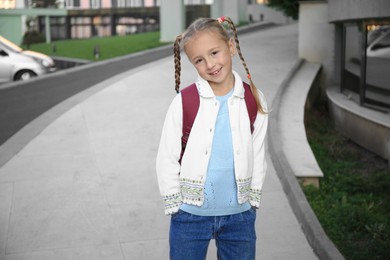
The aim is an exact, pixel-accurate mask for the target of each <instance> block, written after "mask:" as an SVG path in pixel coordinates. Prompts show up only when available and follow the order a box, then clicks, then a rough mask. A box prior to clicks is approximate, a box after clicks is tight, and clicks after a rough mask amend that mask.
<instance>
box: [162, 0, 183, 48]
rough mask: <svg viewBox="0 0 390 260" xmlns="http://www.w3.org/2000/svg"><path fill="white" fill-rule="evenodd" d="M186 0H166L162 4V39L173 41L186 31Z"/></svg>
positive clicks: (163, 40)
mask: <svg viewBox="0 0 390 260" xmlns="http://www.w3.org/2000/svg"><path fill="white" fill-rule="evenodd" d="M184 27H185V9H184V0H180V1H177V0H165V1H162V3H161V6H160V33H161V36H160V41H162V42H172V41H175V39H176V36H177V35H179V34H181V33H182V32H183V31H184V29H185V28H184Z"/></svg>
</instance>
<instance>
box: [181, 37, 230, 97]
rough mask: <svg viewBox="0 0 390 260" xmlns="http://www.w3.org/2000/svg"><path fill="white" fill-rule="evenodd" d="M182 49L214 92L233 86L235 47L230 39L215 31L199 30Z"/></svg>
mask: <svg viewBox="0 0 390 260" xmlns="http://www.w3.org/2000/svg"><path fill="white" fill-rule="evenodd" d="M184 51H185V52H186V54H187V57H188V59H189V60H190V62H191V63H192V64H193V65H194V67H195V68H196V70H197V71H198V73H199V75H200V76H201V77H202V78H203V79H205V80H207V81H208V82H209V84H210V86H211V88H212V89H213V91H214V93H216V94H217V92H220V91H218V90H221V89H231V88H232V87H233V85H234V76H233V73H232V56H233V55H234V53H235V47H234V43H233V41H232V40H230V41H229V42H226V41H224V40H223V39H222V38H221V37H220V36H219V35H218V34H217V33H215V32H212V31H207V30H206V31H201V32H198V33H197V34H196V35H195V36H193V38H192V39H191V40H189V41H188V42H187V44H186V45H185V47H184Z"/></svg>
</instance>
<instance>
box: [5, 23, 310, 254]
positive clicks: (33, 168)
mask: <svg viewBox="0 0 390 260" xmlns="http://www.w3.org/2000/svg"><path fill="white" fill-rule="evenodd" d="M239 37H240V36H239ZM240 42H241V48H242V50H243V54H244V57H245V58H246V60H247V64H248V65H249V69H250V70H251V75H252V77H253V79H254V81H255V83H256V85H257V87H258V88H260V89H261V90H262V91H263V92H264V94H265V96H266V98H267V100H268V102H269V106H270V107H271V109H272V100H273V98H274V96H275V94H276V92H277V89H278V87H279V86H280V84H281V83H282V81H283V79H284V78H285V77H286V75H287V74H288V72H289V71H290V69H291V68H292V67H293V66H294V64H295V63H296V61H297V60H298V56H297V54H298V50H297V49H298V48H297V46H298V26H297V24H290V25H285V26H279V27H274V28H271V29H267V30H261V31H258V32H255V33H250V34H245V35H243V36H241V37H240ZM182 60H183V63H184V64H183V66H182V82H183V86H185V85H187V84H190V83H192V82H193V81H194V80H195V78H196V74H195V70H194V69H193V68H192V67H191V66H192V65H190V64H189V63H188V62H187V60H186V58H185V57H183V59H182ZM234 66H235V69H236V70H237V71H238V72H239V73H240V74H241V75H245V73H244V72H243V69H242V66H241V65H240V63H239V60H238V59H237V60H235V65H234ZM173 68H174V66H173V57H169V58H165V59H161V60H158V61H155V62H153V63H149V64H147V65H144V66H141V67H139V68H136V69H133V70H130V71H128V72H125V73H122V74H120V75H117V76H115V77H114V78H110V79H107V80H106V81H104V82H102V83H100V84H98V85H96V86H94V87H92V88H90V89H88V90H86V91H84V92H82V93H80V94H78V95H76V96H74V97H72V98H70V99H69V100H67V101H65V102H63V103H61V104H59V105H58V107H61V109H57V108H58V107H57V108H53V109H52V110H50V111H48V112H47V113H45V114H44V115H42V116H41V117H40V118H37V119H36V120H35V121H34V122H33V123H32V125H34V124H39V122H40V120H41V119H42V118H43V117H55V118H57V119H56V120H55V121H54V122H53V123H52V124H50V125H49V126H48V127H47V128H45V129H44V131H43V132H42V133H41V134H40V135H38V136H37V137H36V138H34V139H33V140H32V141H31V142H30V143H29V144H27V145H26V146H25V147H24V148H23V149H22V150H21V151H20V152H19V153H18V154H17V155H15V156H14V157H13V158H12V159H11V160H10V161H9V162H7V163H6V164H5V165H4V166H3V167H1V168H0V259H1V260H16V259H28V260H35V259H36V260H38V259H39V260H45V259H50V260H51V259H56V260H65V259H80V260H85V259H93V260H100V259H107V260H116V259H118V260H119V259H121V260H124V259H126V260H130V259H134V260H140V259H147V260H149V259H168V240H167V238H168V226H169V217H165V216H164V212H163V211H164V210H163V205H162V201H161V199H160V195H159V192H158V186H157V181H156V174H155V157H156V152H157V146H158V142H159V138H160V131H161V128H162V124H163V120H164V116H165V113H166V111H167V108H168V105H169V104H170V102H171V100H172V99H173V97H174V95H175V92H174V77H173V75H174V70H173ZM64 107H66V108H69V109H68V110H67V112H65V113H64V114H62V113H60V112H58V111H62V110H63V108H64ZM271 113H272V111H271ZM267 160H268V163H269V171H268V175H267V177H266V181H265V184H264V195H263V202H262V206H261V209H260V210H259V211H258V220H257V226H256V227H257V234H258V250H257V259H266V260H277V259H280V260H282V259H291V260H311V259H317V257H316V256H315V254H314V253H313V250H312V248H311V247H310V246H309V244H308V242H307V240H306V238H305V236H304V234H303V233H302V230H301V228H300V226H299V223H298V222H297V220H296V218H295V216H294V214H293V212H292V210H291V208H290V205H289V203H288V201H287V198H286V195H285V194H284V192H283V189H282V186H281V183H280V181H279V179H278V177H277V175H276V173H275V170H274V168H273V165H272V162H271V160H270V158H269V156H268V158H267ZM213 244H214V243H212V244H211V246H210V250H209V255H208V258H207V259H216V257H215V247H214V245H213Z"/></svg>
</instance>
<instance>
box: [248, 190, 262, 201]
mask: <svg viewBox="0 0 390 260" xmlns="http://www.w3.org/2000/svg"><path fill="white" fill-rule="evenodd" d="M249 199H250V200H251V201H256V202H259V203H260V200H261V190H258V189H251V193H250V195H249Z"/></svg>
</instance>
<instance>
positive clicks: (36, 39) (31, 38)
mask: <svg viewBox="0 0 390 260" xmlns="http://www.w3.org/2000/svg"><path fill="white" fill-rule="evenodd" d="M45 41H46V38H45V36H44V35H43V34H42V33H39V32H37V31H31V32H26V33H25V34H24V36H23V42H22V44H23V45H26V46H27V49H28V48H30V45H31V44H35V43H43V42H45Z"/></svg>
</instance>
